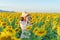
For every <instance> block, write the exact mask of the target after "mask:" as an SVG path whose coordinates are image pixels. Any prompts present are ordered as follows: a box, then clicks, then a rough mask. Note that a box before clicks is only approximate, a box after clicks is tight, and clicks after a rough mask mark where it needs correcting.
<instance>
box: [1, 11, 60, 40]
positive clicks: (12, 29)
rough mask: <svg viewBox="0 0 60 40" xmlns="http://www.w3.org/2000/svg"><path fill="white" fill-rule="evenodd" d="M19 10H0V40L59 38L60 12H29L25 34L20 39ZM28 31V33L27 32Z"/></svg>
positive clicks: (59, 39) (48, 39) (50, 39)
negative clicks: (28, 23)
mask: <svg viewBox="0 0 60 40" xmlns="http://www.w3.org/2000/svg"><path fill="white" fill-rule="evenodd" d="M21 14H22V13H21V12H0V40H60V14H59V13H58V14H57V13H30V17H31V20H30V23H31V24H32V25H31V26H30V25H28V26H27V27H26V28H25V29H26V31H27V32H26V33H24V34H25V35H26V36H28V35H29V38H23V39H21V38H20V36H21V33H22V30H21V27H20V23H19V21H20V16H21ZM28 33H30V34H28Z"/></svg>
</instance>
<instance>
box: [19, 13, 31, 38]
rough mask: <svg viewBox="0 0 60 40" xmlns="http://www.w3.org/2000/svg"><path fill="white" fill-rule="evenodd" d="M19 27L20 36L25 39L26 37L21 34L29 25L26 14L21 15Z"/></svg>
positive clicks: (28, 18)
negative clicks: (20, 30)
mask: <svg viewBox="0 0 60 40" xmlns="http://www.w3.org/2000/svg"><path fill="white" fill-rule="evenodd" d="M20 20H21V21H20V26H21V29H22V34H21V38H26V36H25V35H24V34H23V33H24V32H25V31H26V30H25V28H26V26H27V25H30V17H29V14H27V13H24V12H23V13H22V16H21V17H20Z"/></svg>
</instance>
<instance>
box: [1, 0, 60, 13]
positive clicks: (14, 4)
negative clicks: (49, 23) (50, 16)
mask: <svg viewBox="0 0 60 40" xmlns="http://www.w3.org/2000/svg"><path fill="white" fill-rule="evenodd" d="M0 9H1V10H8V11H37V12H39V11H40V12H60V0H0Z"/></svg>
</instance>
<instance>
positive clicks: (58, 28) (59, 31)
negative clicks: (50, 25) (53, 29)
mask: <svg viewBox="0 0 60 40" xmlns="http://www.w3.org/2000/svg"><path fill="white" fill-rule="evenodd" d="M57 34H58V35H59V36H60V26H58V27H57Z"/></svg>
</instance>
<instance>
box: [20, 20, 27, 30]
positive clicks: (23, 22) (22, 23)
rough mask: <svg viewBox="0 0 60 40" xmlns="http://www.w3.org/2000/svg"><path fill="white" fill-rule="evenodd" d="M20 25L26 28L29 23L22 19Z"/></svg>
mask: <svg viewBox="0 0 60 40" xmlns="http://www.w3.org/2000/svg"><path fill="white" fill-rule="evenodd" d="M20 26H21V29H22V30H24V29H25V28H26V26H27V23H26V22H25V21H20Z"/></svg>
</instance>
